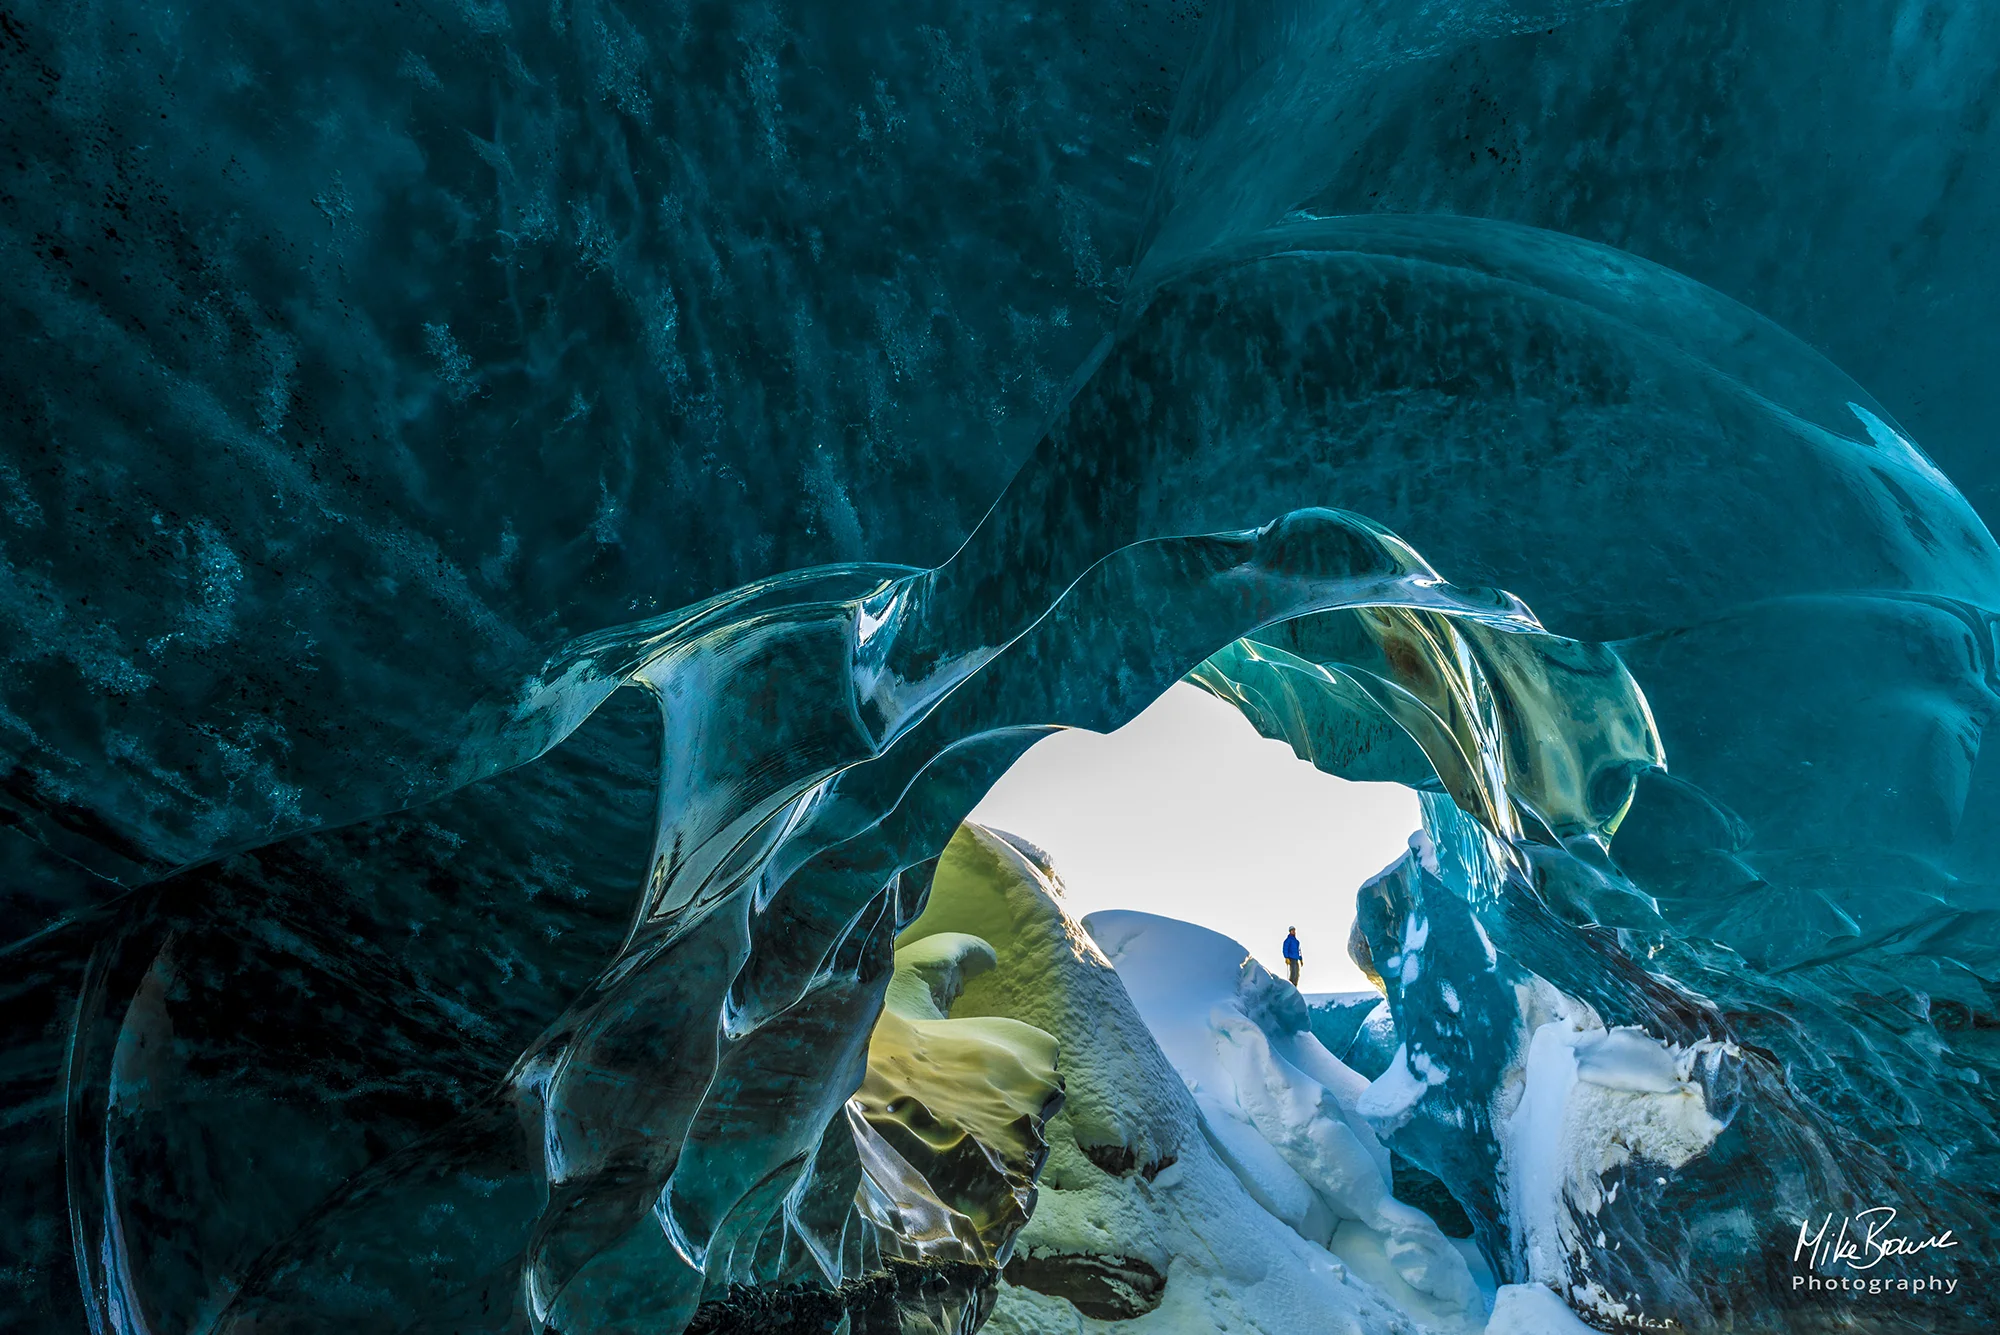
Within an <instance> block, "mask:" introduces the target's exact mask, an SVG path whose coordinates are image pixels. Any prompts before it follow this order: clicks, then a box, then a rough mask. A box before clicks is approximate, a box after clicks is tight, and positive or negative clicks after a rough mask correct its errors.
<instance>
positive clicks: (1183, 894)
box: [971, 682, 1422, 993]
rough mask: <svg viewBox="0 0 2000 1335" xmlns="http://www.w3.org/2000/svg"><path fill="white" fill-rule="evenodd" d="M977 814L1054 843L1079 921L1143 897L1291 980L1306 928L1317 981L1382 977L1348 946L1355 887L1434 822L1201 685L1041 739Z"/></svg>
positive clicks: (1141, 902) (1363, 982)
mask: <svg viewBox="0 0 2000 1335" xmlns="http://www.w3.org/2000/svg"><path fill="white" fill-rule="evenodd" d="M971 818H972V819H973V820H975V821H978V822H979V823H981V824H983V825H987V826H990V827H993V828H995V829H1002V830H1008V831H1011V832H1013V833H1015V834H1018V835H1020V836H1022V837H1024V838H1026V839H1028V840H1030V841H1032V842H1033V843H1035V844H1037V845H1039V846H1041V847H1042V848H1044V849H1046V850H1047V851H1048V853H1049V854H1050V857H1051V859H1052V861H1053V862H1054V864H1055V866H1056V867H1057V868H1059V869H1060V871H1061V874H1062V879H1063V884H1064V886H1065V889H1066V891H1067V894H1068V898H1069V904H1068V906H1067V907H1068V908H1069V910H1070V912H1071V913H1072V914H1074V915H1075V916H1077V917H1079V918H1081V917H1083V916H1084V915H1085V914H1088V913H1094V912H1096V911H1097V910H1099V909H1142V910H1144V911H1146V912H1148V913H1157V914H1160V915H1163V916H1165V917H1170V918H1179V919H1181V920H1183V921H1185V922H1192V923H1197V924H1199V925H1201V926H1203V927H1207V928H1209V929H1210V930H1212V931H1216V932H1220V933H1222V934H1223V935H1224V936H1227V937H1230V938H1232V939H1234V940H1236V941H1240V942H1242V943H1243V944H1244V945H1245V946H1246V947H1247V948H1248V949H1249V950H1250V951H1251V953H1252V954H1253V955H1255V956H1256V958H1257V960H1258V961H1259V962H1260V963H1261V964H1263V966H1264V967H1265V968H1266V969H1268V970H1269V971H1270V972H1271V973H1272V975H1273V976H1275V977H1279V978H1282V977H1284V975H1285V967H1284V962H1283V960H1282V958H1281V957H1280V953H1279V949H1280V944H1281V942H1282V940H1283V938H1284V934H1285V930H1286V928H1288V927H1294V926H1295V927H1297V928H1298V931H1299V939H1300V940H1301V941H1302V942H1303V943H1304V945H1305V949H1304V955H1305V964H1304V967H1303V969H1302V971H1301V975H1300V980H1299V987H1300V990H1301V991H1303V992H1307V993H1315V992H1357V991H1364V990H1369V989H1371V988H1372V984H1370V983H1369V981H1368V980H1367V979H1366V978H1365V977H1364V976H1363V975H1362V973H1361V971H1360V969H1359V968H1357V967H1356V965H1355V964H1354V962H1353V961H1352V960H1351V959H1350V958H1349V957H1348V953H1347V937H1348V931H1349V929H1350V928H1351V926H1352V925H1353V922H1354V892H1355V889H1356V888H1357V887H1358V886H1360V885H1361V883H1362V882H1363V881H1365V880H1367V879H1368V878H1369V877H1370V876H1372V875H1374V874H1375V873H1376V872H1378V871H1380V870H1381V869H1382V868H1383V867H1384V866H1386V865H1388V864H1389V863H1390V862H1393V861H1394V860H1395V859H1396V858H1398V857H1400V856H1402V854H1403V852H1404V850H1405V849H1406V847H1407V846H1408V839H1409V836H1410V833H1411V832H1412V831H1414V830H1416V829H1417V828H1418V826H1419V825H1420V824H1421V822H1422V817H1421V815H1420V811H1419V807H1418V802H1417V795H1416V793H1415V792H1413V791H1412V790H1411V789H1409V788H1406V787H1404V786H1403V785H1401V784H1395V783H1355V782H1350V781H1349V780H1346V779H1341V778H1336V777H1335V776H1333V775H1330V774H1327V773H1324V772H1322V771H1321V770H1319V769H1316V768H1314V767H1313V766H1312V765H1310V764H1308V763H1306V762H1304V761H1302V760H1300V759H1299V758H1298V757H1297V756H1296V755H1294V754H1293V752H1292V749H1291V747H1289V746H1288V745H1286V744H1285V743H1284V742H1281V741H1274V740H1272V739H1270V738H1267V737H1264V736H1262V735H1260V734H1259V733H1258V732H1257V730H1256V729H1255V728H1253V727H1252V726H1251V725H1250V723H1249V722H1248V721H1247V720H1246V719H1245V718H1244V717H1243V715H1242V714H1241V713H1240V712H1239V711H1238V710H1237V709H1236V708H1235V707H1234V706H1232V705H1230V704H1228V703H1227V702H1225V701H1222V700H1219V699H1217V698H1215V697H1214V696H1212V695H1210V694H1208V693H1207V692H1205V691H1203V690H1201V689H1199V688H1198V687H1195V686H1192V685H1189V684H1188V683H1186V682H1181V683H1177V684H1176V685H1174V686H1173V687H1172V688H1171V689H1169V690H1168V691H1167V693H1166V694H1165V695H1163V696H1161V697H1160V698H1159V699H1158V700H1156V701H1154V703H1153V704H1152V705H1151V706H1150V707H1149V708H1147V709H1146V711H1145V712H1144V713H1142V714H1140V715H1139V716H1138V717H1137V718H1135V719H1133V720H1132V721H1131V722H1130V723H1128V724H1126V725H1125V726H1124V727H1122V728H1119V729H1118V730H1117V731H1116V732H1112V733H1095V732H1088V731H1085V730H1083V729H1076V728H1072V729H1067V730H1064V731H1062V732H1058V733H1055V734H1054V735H1052V736H1050V737H1048V738H1046V739H1045V740H1043V741H1042V742H1040V743H1038V744H1037V745H1036V746H1035V747H1034V748H1033V749H1032V750H1030V751H1029V752H1028V753H1027V754H1026V755H1025V756H1023V757H1022V758H1021V759H1020V760H1019V761H1018V762H1016V763H1015V765H1014V767H1013V768H1012V769H1010V770H1008V772H1007V773H1006V775H1005V776H1004V777H1003V778H1002V779H1001V780H1000V782H999V783H998V784H996V785H995V786H994V787H993V788H992V789H991V791H989V792H988V793H987V795H986V797H985V798H984V799H983V800H982V801H981V802H980V804H979V806H978V808H977V809H976V810H975V811H974V812H973V813H972V817H971Z"/></svg>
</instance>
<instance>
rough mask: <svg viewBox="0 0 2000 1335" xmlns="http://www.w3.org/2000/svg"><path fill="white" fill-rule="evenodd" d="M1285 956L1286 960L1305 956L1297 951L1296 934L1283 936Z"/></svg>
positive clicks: (1297, 941) (1297, 940)
mask: <svg viewBox="0 0 2000 1335" xmlns="http://www.w3.org/2000/svg"><path fill="white" fill-rule="evenodd" d="M1285 958H1286V959H1288V960H1298V959H1304V958H1305V956H1303V955H1301V954H1300V953H1299V939H1298V938H1297V937H1296V936H1287V937H1286V938H1285Z"/></svg>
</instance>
